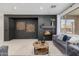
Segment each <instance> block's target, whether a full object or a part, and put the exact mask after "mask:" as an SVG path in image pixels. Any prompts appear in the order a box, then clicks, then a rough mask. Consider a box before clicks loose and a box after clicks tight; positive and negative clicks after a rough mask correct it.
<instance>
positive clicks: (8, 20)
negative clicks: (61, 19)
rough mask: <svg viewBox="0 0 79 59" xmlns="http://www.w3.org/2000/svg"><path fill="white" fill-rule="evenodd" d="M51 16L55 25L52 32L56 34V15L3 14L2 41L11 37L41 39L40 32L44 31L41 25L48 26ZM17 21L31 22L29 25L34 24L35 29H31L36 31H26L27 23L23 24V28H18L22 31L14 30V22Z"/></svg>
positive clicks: (50, 23)
mask: <svg viewBox="0 0 79 59" xmlns="http://www.w3.org/2000/svg"><path fill="white" fill-rule="evenodd" d="M51 18H54V19H55V21H54V25H55V27H54V28H52V33H53V34H56V30H57V17H56V15H4V41H9V40H12V39H30V38H31V39H32V38H34V39H39V40H41V39H43V34H42V32H43V31H44V29H43V28H41V26H42V25H45V27H48V28H50V27H51V26H52V21H51ZM18 21H19V22H20V23H21V24H22V25H23V24H27V23H29V24H31V25H30V26H32V24H34V25H35V29H34V30H32V31H36V32H34V33H33V32H27V31H28V30H27V25H28V24H27V25H24V26H23V29H20V30H22V31H19V30H17V31H16V24H17V22H18ZM23 22H24V23H23ZM28 27H29V26H28ZM32 27H33V26H32ZM27 34H28V35H27ZM30 34H31V35H30ZM29 37H30V38H29ZM51 39H52V38H51Z"/></svg>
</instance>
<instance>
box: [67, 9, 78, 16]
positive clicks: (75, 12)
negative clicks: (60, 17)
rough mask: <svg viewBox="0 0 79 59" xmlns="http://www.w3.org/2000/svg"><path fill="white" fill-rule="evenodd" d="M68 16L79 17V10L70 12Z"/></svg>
mask: <svg viewBox="0 0 79 59" xmlns="http://www.w3.org/2000/svg"><path fill="white" fill-rule="evenodd" d="M67 15H79V8H77V9H75V10H73V11H71V12H69V13H68V14H67Z"/></svg>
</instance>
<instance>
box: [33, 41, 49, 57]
mask: <svg viewBox="0 0 79 59" xmlns="http://www.w3.org/2000/svg"><path fill="white" fill-rule="evenodd" d="M33 46H34V54H35V55H45V54H48V52H49V46H48V43H47V42H45V43H42V42H41V41H36V42H34V43H33Z"/></svg>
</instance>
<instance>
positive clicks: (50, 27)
mask: <svg viewBox="0 0 79 59" xmlns="http://www.w3.org/2000/svg"><path fill="white" fill-rule="evenodd" d="M42 28H49V29H52V28H55V26H42Z"/></svg>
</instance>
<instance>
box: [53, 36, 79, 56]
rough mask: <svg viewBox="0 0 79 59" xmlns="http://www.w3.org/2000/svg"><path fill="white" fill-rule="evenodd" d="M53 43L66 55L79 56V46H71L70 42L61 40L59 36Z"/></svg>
mask: <svg viewBox="0 0 79 59" xmlns="http://www.w3.org/2000/svg"><path fill="white" fill-rule="evenodd" d="M52 41H53V43H54V44H55V46H56V47H57V48H58V49H59V50H60V51H61V52H62V53H63V54H64V55H69V56H79V45H73V44H69V43H68V41H63V40H60V39H58V35H54V36H53V37H52Z"/></svg>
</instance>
